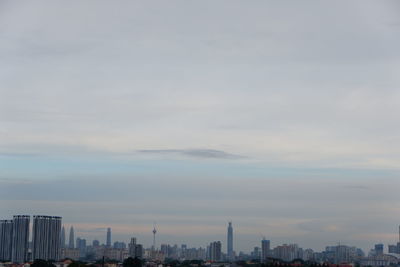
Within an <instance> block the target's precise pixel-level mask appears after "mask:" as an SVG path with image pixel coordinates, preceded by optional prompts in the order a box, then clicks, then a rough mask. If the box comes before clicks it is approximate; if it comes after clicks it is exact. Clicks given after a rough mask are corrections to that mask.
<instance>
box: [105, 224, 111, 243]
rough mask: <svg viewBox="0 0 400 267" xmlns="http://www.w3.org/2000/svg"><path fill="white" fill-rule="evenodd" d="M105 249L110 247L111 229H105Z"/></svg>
mask: <svg viewBox="0 0 400 267" xmlns="http://www.w3.org/2000/svg"><path fill="white" fill-rule="evenodd" d="M106 245H107V247H108V248H110V247H111V228H107V243H106Z"/></svg>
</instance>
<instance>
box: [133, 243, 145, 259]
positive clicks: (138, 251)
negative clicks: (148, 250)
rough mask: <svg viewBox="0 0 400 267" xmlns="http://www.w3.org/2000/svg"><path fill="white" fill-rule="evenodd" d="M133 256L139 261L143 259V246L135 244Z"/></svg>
mask: <svg viewBox="0 0 400 267" xmlns="http://www.w3.org/2000/svg"><path fill="white" fill-rule="evenodd" d="M135 255H136V257H137V258H139V259H142V258H143V246H142V245H141V244H136V247H135Z"/></svg>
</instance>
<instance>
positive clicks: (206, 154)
mask: <svg viewBox="0 0 400 267" xmlns="http://www.w3.org/2000/svg"><path fill="white" fill-rule="evenodd" d="M138 152H140V153H146V154H180V155H184V156H190V157H196V158H212V159H239V158H244V157H243V156H239V155H235V154H230V153H227V152H225V151H221V150H215V149H146V150H139V151H138Z"/></svg>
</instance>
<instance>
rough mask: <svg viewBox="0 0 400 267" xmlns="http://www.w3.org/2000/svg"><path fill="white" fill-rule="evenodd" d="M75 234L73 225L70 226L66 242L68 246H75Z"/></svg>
mask: <svg viewBox="0 0 400 267" xmlns="http://www.w3.org/2000/svg"><path fill="white" fill-rule="evenodd" d="M74 243H75V235H74V227H73V226H71V229H70V230H69V243H68V248H71V249H73V248H75V245H74Z"/></svg>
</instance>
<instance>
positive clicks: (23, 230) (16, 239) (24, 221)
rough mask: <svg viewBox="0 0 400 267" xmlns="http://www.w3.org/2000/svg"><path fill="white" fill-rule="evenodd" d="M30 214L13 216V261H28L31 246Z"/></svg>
mask: <svg viewBox="0 0 400 267" xmlns="http://www.w3.org/2000/svg"><path fill="white" fill-rule="evenodd" d="M30 219H31V217H30V216H29V215H15V216H14V217H13V235H12V249H11V261H12V262H13V263H24V262H26V261H28V248H29V223H30Z"/></svg>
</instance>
